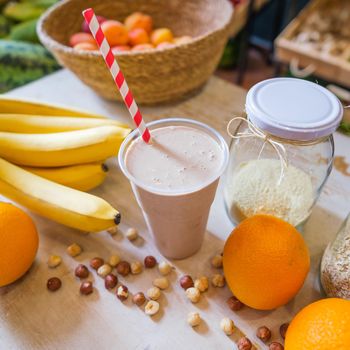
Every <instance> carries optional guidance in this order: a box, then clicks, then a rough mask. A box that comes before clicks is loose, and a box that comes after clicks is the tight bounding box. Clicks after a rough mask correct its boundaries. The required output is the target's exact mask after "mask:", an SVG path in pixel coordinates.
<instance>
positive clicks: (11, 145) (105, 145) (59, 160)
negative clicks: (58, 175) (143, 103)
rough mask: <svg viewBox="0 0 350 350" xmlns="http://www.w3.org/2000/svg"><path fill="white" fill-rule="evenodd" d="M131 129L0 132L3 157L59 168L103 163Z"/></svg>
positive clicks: (113, 127)
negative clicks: (26, 132) (41, 132)
mask: <svg viewBox="0 0 350 350" xmlns="http://www.w3.org/2000/svg"><path fill="white" fill-rule="evenodd" d="M129 132H130V129H126V128H121V127H117V126H99V127H97V128H90V129H84V130H75V131H66V132H58V133H52V134H17V133H10V132H0V157H2V158H4V159H6V160H8V161H10V162H12V163H15V164H19V165H26V166H31V167H44V168H45V167H59V166H68V165H76V164H84V163H93V162H102V161H104V160H105V159H107V158H109V157H112V156H115V155H116V154H117V153H118V150H119V147H120V144H121V143H122V141H123V140H124V138H125V137H126V136H127V135H128V133H129Z"/></svg>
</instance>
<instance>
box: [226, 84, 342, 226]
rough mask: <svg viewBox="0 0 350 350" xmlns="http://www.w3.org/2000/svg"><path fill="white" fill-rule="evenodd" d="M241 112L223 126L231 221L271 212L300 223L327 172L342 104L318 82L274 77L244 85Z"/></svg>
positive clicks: (330, 165)
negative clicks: (243, 111) (247, 87)
mask: <svg viewBox="0 0 350 350" xmlns="http://www.w3.org/2000/svg"><path fill="white" fill-rule="evenodd" d="M246 112H247V118H246V119H244V118H234V119H233V120H232V121H231V123H230V124H229V126H228V132H229V134H230V135H231V137H232V141H231V145H230V160H229V165H228V168H227V171H226V176H225V177H226V178H225V188H224V198H225V206H226V210H227V213H228V215H229V217H230V219H231V221H232V222H233V224H235V225H236V224H238V223H240V222H241V221H242V220H243V219H245V218H246V217H250V216H252V215H255V214H270V215H274V216H277V217H279V218H281V219H283V220H285V221H288V222H289V223H291V224H292V225H294V226H296V227H297V226H300V225H302V224H303V223H304V222H305V220H306V219H307V218H308V217H309V215H310V213H311V209H312V207H313V205H314V204H315V202H316V200H317V198H318V197H319V195H320V192H321V190H322V187H323V186H324V184H325V182H326V180H327V178H328V176H329V174H330V172H331V169H332V163H333V155H334V142H333V137H332V133H333V132H334V131H335V130H336V128H337V127H338V125H339V123H340V120H341V117H342V107H341V104H340V102H339V100H338V99H337V98H336V97H335V96H334V95H333V94H332V93H331V92H329V91H328V90H326V89H325V88H323V87H321V86H319V85H317V84H314V83H311V82H308V81H304V80H301V79H294V78H275V79H269V80H266V81H263V82H261V83H258V84H256V85H255V86H253V87H252V88H251V90H249V92H248V95H247V100H246Z"/></svg>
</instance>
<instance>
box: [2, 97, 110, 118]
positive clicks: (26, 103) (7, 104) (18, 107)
mask: <svg viewBox="0 0 350 350" xmlns="http://www.w3.org/2000/svg"><path fill="white" fill-rule="evenodd" d="M0 111H1V113H14V114H30V115H46V116H52V117H54V116H62V115H64V116H67V117H85V118H105V117H104V116H102V115H99V114H93V113H88V112H84V111H80V110H78V109H71V108H66V107H63V106H58V105H50V104H48V103H41V102H36V101H31V100H22V99H17V98H13V97H12V98H11V97H8V96H1V95H0Z"/></svg>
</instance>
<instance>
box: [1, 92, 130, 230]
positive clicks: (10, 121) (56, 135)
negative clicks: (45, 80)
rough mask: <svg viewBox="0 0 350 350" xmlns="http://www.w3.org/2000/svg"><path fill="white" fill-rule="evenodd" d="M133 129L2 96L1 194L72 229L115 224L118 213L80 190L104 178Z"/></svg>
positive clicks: (87, 188) (73, 112) (110, 121)
mask: <svg viewBox="0 0 350 350" xmlns="http://www.w3.org/2000/svg"><path fill="white" fill-rule="evenodd" d="M129 132H130V129H129V128H128V127H127V126H125V125H122V124H120V123H118V122H117V121H114V120H110V119H106V118H104V117H102V116H100V115H94V114H90V113H85V112H80V111H76V110H70V109H67V108H61V107H56V106H50V105H47V104H41V103H35V102H28V101H23V100H22V101H21V100H15V99H11V98H5V97H0V194H2V195H4V196H6V197H8V198H10V199H12V200H14V201H15V202H18V203H19V204H21V205H23V206H25V207H27V208H28V209H30V210H32V211H34V212H36V213H38V214H40V215H43V216H45V217H48V218H50V219H52V220H55V221H57V222H60V223H62V224H64V225H67V226H70V227H73V228H77V229H80V230H83V231H90V232H97V231H101V230H104V229H107V228H110V227H112V226H114V225H115V224H118V223H119V221H120V214H119V212H118V211H117V210H116V209H114V208H113V207H112V206H110V205H109V204H108V203H107V202H106V201H104V200H103V199H101V198H99V197H96V196H93V195H91V194H87V193H84V192H81V191H88V190H90V189H92V188H94V187H97V186H98V185H100V184H101V183H102V182H103V181H104V179H105V177H106V172H107V170H108V168H107V167H106V166H105V165H104V163H103V162H104V161H105V160H106V159H107V158H109V157H112V156H115V155H116V154H117V153H118V150H119V146H120V144H121V142H122V141H123V140H124V138H125V137H126V136H127V135H128V133H129Z"/></svg>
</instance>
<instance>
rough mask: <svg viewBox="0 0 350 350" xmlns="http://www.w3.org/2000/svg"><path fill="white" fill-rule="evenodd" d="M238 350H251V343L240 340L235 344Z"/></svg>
mask: <svg viewBox="0 0 350 350" xmlns="http://www.w3.org/2000/svg"><path fill="white" fill-rule="evenodd" d="M237 347H238V350H251V348H252V347H253V345H252V342H251V341H250V340H249V339H248V338H247V337H243V338H241V339H240V340H239V341H238V343H237Z"/></svg>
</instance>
